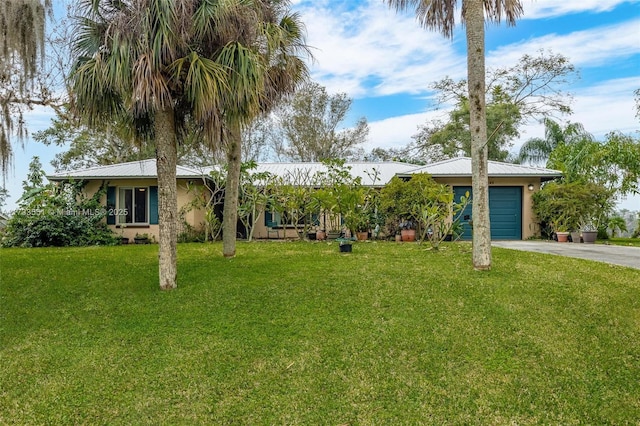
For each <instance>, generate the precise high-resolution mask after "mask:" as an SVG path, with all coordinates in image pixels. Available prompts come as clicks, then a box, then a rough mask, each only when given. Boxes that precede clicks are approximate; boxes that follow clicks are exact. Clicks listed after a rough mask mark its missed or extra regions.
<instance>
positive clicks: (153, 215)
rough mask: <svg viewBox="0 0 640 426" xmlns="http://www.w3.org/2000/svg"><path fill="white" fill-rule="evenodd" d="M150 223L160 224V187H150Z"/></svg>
mask: <svg viewBox="0 0 640 426" xmlns="http://www.w3.org/2000/svg"><path fill="white" fill-rule="evenodd" d="M149 224H151V225H157V224H158V187H157V186H151V187H149Z"/></svg>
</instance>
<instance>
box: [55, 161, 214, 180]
mask: <svg viewBox="0 0 640 426" xmlns="http://www.w3.org/2000/svg"><path fill="white" fill-rule="evenodd" d="M176 175H177V177H178V178H183V179H194V178H201V177H202V175H203V172H200V171H198V170H195V169H191V168H188V167H184V166H177V167H176ZM156 177H157V171H156V160H155V159H149V160H140V161H131V162H128V163H119V164H112V165H108V166H96V167H90V168H88V169H82V170H70V171H65V172H60V173H55V174H52V175H48V176H47V179H49V180H50V181H59V180H66V179H141V178H156Z"/></svg>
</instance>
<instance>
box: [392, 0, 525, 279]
mask: <svg viewBox="0 0 640 426" xmlns="http://www.w3.org/2000/svg"><path fill="white" fill-rule="evenodd" d="M385 2H386V3H387V4H388V5H389V6H391V7H395V8H396V10H398V11H400V10H406V9H409V8H414V9H415V14H416V17H417V19H418V21H419V22H420V24H421V25H422V26H423V27H425V28H433V29H437V30H440V31H441V32H442V33H443V34H444V36H445V37H449V38H451V37H452V36H453V28H454V26H455V10H456V6H457V5H458V1H457V0H385ZM461 3H462V21H463V23H464V24H466V25H465V26H466V37H467V82H468V83H467V84H468V90H469V104H470V120H469V128H470V129H471V173H472V184H471V185H472V190H473V206H472V216H473V267H474V269H477V270H486V269H490V268H491V227H490V222H489V178H488V172H487V164H488V163H487V161H488V151H487V122H486V110H485V58H484V56H485V50H484V49H485V48H484V39H485V35H484V25H485V14H486V18H487V19H489V20H492V21H496V22H499V21H500V19H501V18H502V17H503V16H504V17H505V18H506V21H507V23H508V24H511V25H515V21H516V18H517V17H518V16H520V15H521V14H522V4H521V2H520V0H461Z"/></svg>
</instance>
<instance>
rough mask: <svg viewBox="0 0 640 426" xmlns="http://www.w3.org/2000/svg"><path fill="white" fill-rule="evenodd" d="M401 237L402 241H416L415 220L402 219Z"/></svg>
mask: <svg viewBox="0 0 640 426" xmlns="http://www.w3.org/2000/svg"><path fill="white" fill-rule="evenodd" d="M399 227H400V237H401V240H402V241H405V242H406V241H415V240H416V228H415V227H414V225H413V222H412V221H410V220H402V221H400V224H399Z"/></svg>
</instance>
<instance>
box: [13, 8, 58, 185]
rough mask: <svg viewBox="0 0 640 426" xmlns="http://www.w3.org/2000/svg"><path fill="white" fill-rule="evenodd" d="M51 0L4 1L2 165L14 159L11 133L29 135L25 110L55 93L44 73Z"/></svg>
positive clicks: (22, 136) (21, 137)
mask: <svg viewBox="0 0 640 426" xmlns="http://www.w3.org/2000/svg"><path fill="white" fill-rule="evenodd" d="M51 11H52V6H51V0H4V1H3V2H2V4H0V110H1V111H2V113H0V169H2V172H3V174H6V172H7V169H8V165H9V162H10V159H11V135H12V134H16V135H17V136H18V139H19V140H22V139H23V138H24V137H25V136H26V129H25V120H24V117H23V110H24V108H25V107H30V106H31V105H34V104H46V102H47V99H48V98H49V97H50V95H51V93H50V92H49V91H48V90H47V88H46V86H44V84H43V81H42V79H41V77H42V74H41V73H40V71H41V69H42V67H43V64H44V54H45V51H44V44H45V24H46V17H47V14H50V13H51Z"/></svg>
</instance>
